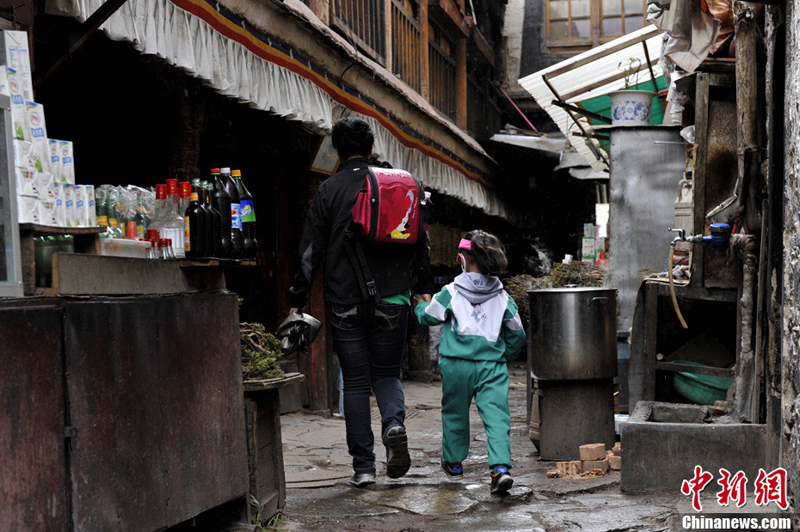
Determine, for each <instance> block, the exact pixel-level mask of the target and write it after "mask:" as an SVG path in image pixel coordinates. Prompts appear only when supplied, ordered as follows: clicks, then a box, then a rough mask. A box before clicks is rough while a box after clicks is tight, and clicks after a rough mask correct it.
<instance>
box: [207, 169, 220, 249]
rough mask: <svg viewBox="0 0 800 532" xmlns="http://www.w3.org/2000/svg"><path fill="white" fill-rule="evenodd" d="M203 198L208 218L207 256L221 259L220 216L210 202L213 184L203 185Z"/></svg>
mask: <svg viewBox="0 0 800 532" xmlns="http://www.w3.org/2000/svg"><path fill="white" fill-rule="evenodd" d="M204 185H205V186H204V190H203V192H204V197H203V203H204V204H205V205H204V206H205V208H206V216H207V217H208V221H207V224H206V227H207V228H208V231H209V233H208V236H209V238H208V239H207V242H208V255H209V256H210V257H221V256H222V233H221V231H222V216H221V215H220V214H219V211H218V210H217V209H215V208H214V203H213V202H212V200H211V198H212V196H213V194H214V184H213V183H209V182H205V183H204Z"/></svg>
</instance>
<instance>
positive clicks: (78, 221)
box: [72, 185, 89, 227]
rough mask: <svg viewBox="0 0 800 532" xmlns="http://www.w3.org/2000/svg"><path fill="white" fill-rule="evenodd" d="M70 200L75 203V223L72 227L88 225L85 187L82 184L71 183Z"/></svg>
mask: <svg viewBox="0 0 800 532" xmlns="http://www.w3.org/2000/svg"><path fill="white" fill-rule="evenodd" d="M72 201H73V205H75V225H74V226H73V227H88V225H87V224H88V222H89V221H88V220H87V219H86V189H85V188H84V187H83V185H72Z"/></svg>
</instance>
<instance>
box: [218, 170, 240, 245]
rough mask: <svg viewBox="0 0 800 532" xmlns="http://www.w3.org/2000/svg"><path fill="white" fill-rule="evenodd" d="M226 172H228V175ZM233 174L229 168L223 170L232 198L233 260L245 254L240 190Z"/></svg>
mask: <svg viewBox="0 0 800 532" xmlns="http://www.w3.org/2000/svg"><path fill="white" fill-rule="evenodd" d="M225 170H228V173H227V175H226V172H225ZM236 172H238V173H239V174H240V175H241V172H239V170H234V171H233V173H236ZM233 173H232V172H230V169H228V168H223V169H222V175H223V176H225V177H226V182H225V189H226V190H227V191H228V195H229V196H230V197H231V258H233V259H240V258H242V255H243V254H244V242H243V241H242V219H241V217H240V214H239V213H240V212H241V211H240V209H241V206H240V205H239V189H238V188H236V182H235V181H234V179H233V175H232V174H233Z"/></svg>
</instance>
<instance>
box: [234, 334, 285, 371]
mask: <svg viewBox="0 0 800 532" xmlns="http://www.w3.org/2000/svg"><path fill="white" fill-rule="evenodd" d="M239 332H240V334H241V341H242V374H243V375H242V376H243V377H244V380H262V379H276V378H280V377H283V376H284V372H283V370H282V369H281V367H280V364H278V359H279V358H281V357H282V356H283V344H281V341H280V340H278V339H277V338H275V336H274V335H272V334H270V333H268V332H267V331H266V329H264V326H263V325H262V324H260V323H240V324H239Z"/></svg>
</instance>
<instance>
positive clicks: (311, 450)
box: [278, 363, 685, 532]
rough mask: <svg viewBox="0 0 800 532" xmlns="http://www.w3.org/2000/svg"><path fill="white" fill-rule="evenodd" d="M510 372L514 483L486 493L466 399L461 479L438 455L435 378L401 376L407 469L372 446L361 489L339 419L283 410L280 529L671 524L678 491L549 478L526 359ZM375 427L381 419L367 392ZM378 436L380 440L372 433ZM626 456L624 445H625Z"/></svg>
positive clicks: (482, 448) (482, 452)
mask: <svg viewBox="0 0 800 532" xmlns="http://www.w3.org/2000/svg"><path fill="white" fill-rule="evenodd" d="M510 370H511V392H510V398H509V399H510V404H511V417H512V420H511V425H512V426H511V451H512V457H513V461H514V464H513V469H512V471H511V472H512V474H513V476H514V487H513V488H512V489H511V491H510V492H509V493H508V494H507V495H505V496H497V495H490V493H489V469H488V465H487V463H486V461H487V452H486V436H485V434H484V433H483V426H482V423H481V421H480V417H479V416H478V413H477V410H476V409H475V407H474V405H473V408H472V415H471V423H472V436H473V441H472V445H471V448H470V455H469V458H468V459H467V460H466V461H465V462H464V477H463V479H460V480H457V481H453V480H451V479H450V478H449V477H447V476H446V475H445V474H444V472H443V471H442V470H441V468H440V466H439V461H440V458H441V418H440V398H441V388H440V383H431V384H423V383H417V382H408V381H406V382H404V387H405V390H406V405H407V420H406V428H407V430H408V435H409V451H410V454H411V459H412V467H411V470H410V471H409V473H408V474H407V475H406V476H405V477H403V478H401V479H396V480H392V479H389V478H387V477H386V476H385V474H384V471H385V467H384V466H385V459H386V454H385V450H384V448H383V446H382V445H379V446H378V447H377V449H376V454H377V459H378V481H377V483H376V484H374V485H371V486H369V487H367V488H366V489H358V488H355V487H352V486H350V485H349V484H348V482H347V479H348V477H349V476H350V475H351V474H352V469H351V459H350V456H349V455H348V454H347V450H346V448H345V429H344V421H343V420H342V419H341V418H338V417H333V418H323V417H319V416H315V415H310V414H307V413H304V412H297V413H293V414H285V415H283V416H281V428H282V431H283V452H284V464H285V469H286V482H287V496H286V507H285V508H284V511H283V516H282V518H281V520H280V523H279V525H278V529H279V530H284V531H300V530H303V531H305V530H326V531H344V530H369V531H409V532H410V531H417V530H419V531H428V530H435V531H437V532H448V531H464V530H470V531H472V530H474V531H484V530H486V531H490V530H491V531H523V530H524V531H538V530H546V531H561V530H564V531H566V530H570V531H572V530H581V531H597V532H600V531H612V530H613V531H622V530H673V529H674V525H675V524H676V523H675V522H676V519H677V516H678V506H679V504H681V503H682V502H684V500H685V497H683V496H681V495H680V494H678V493H675V494H664V495H657V496H630V495H623V494H622V493H621V492H620V489H619V480H620V473H619V472H618V471H613V472H610V473H609V474H608V475H606V476H603V477H596V478H587V479H579V480H567V479H558V478H555V479H550V478H547V476H546V471H547V470H548V469H554V468H555V464H554V463H553V462H545V461H540V460H539V457H538V454H537V451H536V448H535V447H534V445H533V444H532V443H531V441H530V439H529V438H528V433H527V427H526V409H525V380H524V378H525V377H524V375H525V370H524V366H522V365H520V364H519V363H517V364H513V363H512V364H511V365H510ZM372 419H373V427H374V432H375V434H376V438H378V437H379V436H378V435H379V433H380V418H379V415H378V409H377V406H376V405H375V403H374V398H373V416H372ZM378 441H379V440H378ZM623 461H624V451H623Z"/></svg>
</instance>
